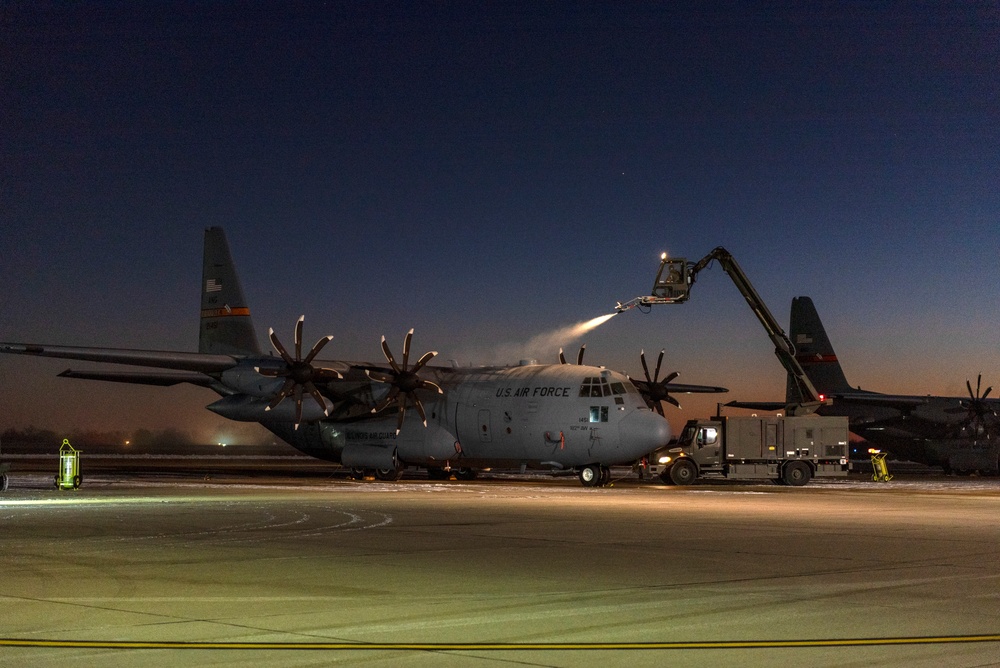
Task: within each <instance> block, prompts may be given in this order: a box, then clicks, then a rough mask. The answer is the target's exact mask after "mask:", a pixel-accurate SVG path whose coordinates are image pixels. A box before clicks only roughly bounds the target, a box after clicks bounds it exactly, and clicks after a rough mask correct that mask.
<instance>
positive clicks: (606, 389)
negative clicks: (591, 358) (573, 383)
mask: <svg viewBox="0 0 1000 668" xmlns="http://www.w3.org/2000/svg"><path fill="white" fill-rule="evenodd" d="M615 385H621V383H615ZM611 387H612V386H611V384H610V383H609V382H608V379H607V378H604V377H602V376H593V377H588V378H584V379H583V385H581V386H580V396H581V397H610V396H611Z"/></svg>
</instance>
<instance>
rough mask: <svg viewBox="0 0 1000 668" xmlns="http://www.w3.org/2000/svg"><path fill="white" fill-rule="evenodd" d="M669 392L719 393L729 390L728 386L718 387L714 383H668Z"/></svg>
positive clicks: (666, 386)
mask: <svg viewBox="0 0 1000 668" xmlns="http://www.w3.org/2000/svg"><path fill="white" fill-rule="evenodd" d="M664 387H665V388H666V390H667V392H671V393H674V392H676V393H678V394H718V393H721V392H728V391H729V388H728V387H716V386H714V385H685V384H684V383H667V384H666V385H665V386H664Z"/></svg>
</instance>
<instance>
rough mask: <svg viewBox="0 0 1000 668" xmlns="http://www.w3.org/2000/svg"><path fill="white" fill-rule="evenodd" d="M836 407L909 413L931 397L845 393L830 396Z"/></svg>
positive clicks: (745, 404)
mask: <svg viewBox="0 0 1000 668" xmlns="http://www.w3.org/2000/svg"><path fill="white" fill-rule="evenodd" d="M827 397H828V398H830V399H833V404H834V405H835V406H845V405H864V406H884V407H885V408H895V409H897V410H902V411H909V410H913V409H914V408H916V407H918V406H923V405H924V404H926V403H928V402H929V400H930V399H931V397H919V396H909V395H904V394H880V393H878V392H843V393H839V394H829V395H827ZM787 405H788V403H787V402H784V401H730V402H729V403H727V404H726V406H730V407H732V408H748V409H750V410H756V411H777V410H782V409H784V408H785V407H786V406H787Z"/></svg>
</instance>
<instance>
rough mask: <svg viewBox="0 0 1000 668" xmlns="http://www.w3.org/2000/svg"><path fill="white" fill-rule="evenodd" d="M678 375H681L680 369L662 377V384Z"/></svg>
mask: <svg viewBox="0 0 1000 668" xmlns="http://www.w3.org/2000/svg"><path fill="white" fill-rule="evenodd" d="M679 375H681V372H680V371H674V372H673V373H671V374H670V375H669V376H667V377H666V378H664V379H663V383H662V385H664V386H666V385H667V384H668V383H669V382H670V381H672V380H673V379H674V378H676V377H677V376H679Z"/></svg>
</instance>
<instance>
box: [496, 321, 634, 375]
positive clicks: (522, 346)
mask: <svg viewBox="0 0 1000 668" xmlns="http://www.w3.org/2000/svg"><path fill="white" fill-rule="evenodd" d="M616 315H618V313H609V314H608V315H602V316H599V317H597V318H591V319H590V320H585V321H582V322H578V323H576V324H573V325H564V326H563V327H559V328H557V329H554V330H552V331H549V332H543V333H541V334H538V335H536V336H533V337H531V338H530V339H528V341H527V342H525V343H509V344H506V345H501V346H499V347H498V349H497V350H496V355H497V357H498V358H499V359H500V360H503V362H504V363H516V362H517V361H519V360H523V359H534V360H538V361H539V362H540V363H542V364H552V363H554V362H555V361H556V355H558V353H559V348H562V347H565V346H567V345H569V344H571V343H574V342H576V341H579V340H580V338H581V337H583V335H584V334H586V333H587V332H590V331H593V330H594V329H595V328H597V327H600V326H601V325H603V324H604V323H606V322H607V321H608V320H611V318H613V317H615V316H616Z"/></svg>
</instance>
